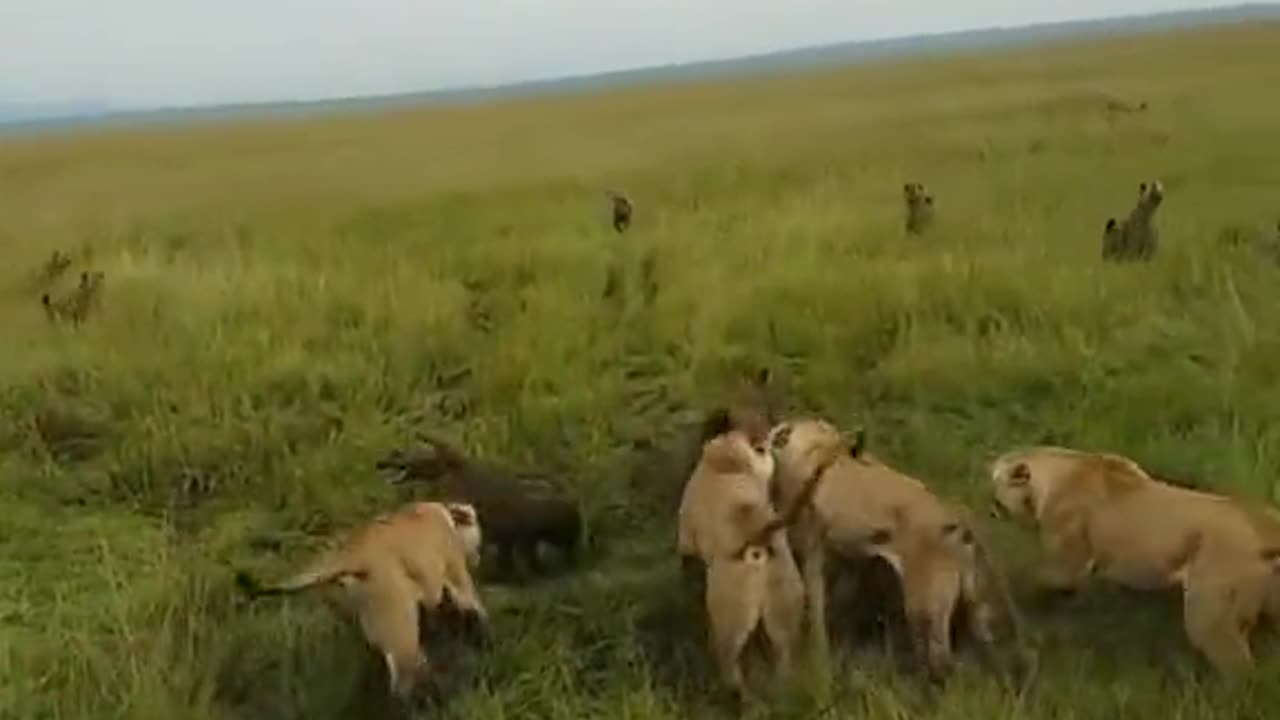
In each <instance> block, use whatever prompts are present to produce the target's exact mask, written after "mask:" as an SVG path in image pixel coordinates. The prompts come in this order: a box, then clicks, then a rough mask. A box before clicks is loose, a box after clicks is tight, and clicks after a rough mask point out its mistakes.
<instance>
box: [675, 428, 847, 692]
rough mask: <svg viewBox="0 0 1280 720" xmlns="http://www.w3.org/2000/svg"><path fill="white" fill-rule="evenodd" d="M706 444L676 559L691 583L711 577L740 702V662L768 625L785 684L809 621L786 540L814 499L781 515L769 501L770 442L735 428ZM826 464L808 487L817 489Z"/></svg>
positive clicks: (689, 487)
mask: <svg viewBox="0 0 1280 720" xmlns="http://www.w3.org/2000/svg"><path fill="white" fill-rule="evenodd" d="M722 420H723V423H724V425H725V429H724V431H723V432H721V433H719V434H717V435H715V436H714V437H712V438H711V439H709V440H707V441H706V442H705V443H704V444H703V446H702V454H701V457H700V459H699V462H698V465H697V467H695V468H694V471H693V474H692V475H691V476H690V478H689V481H688V483H687V484H686V485H685V489H684V494H683V496H682V497H681V502H680V508H679V511H678V514H677V518H678V524H679V528H678V536H677V540H676V546H677V552H678V553H679V555H680V557H681V561H682V564H683V566H684V568H685V570H686V576H688V575H691V574H695V573H697V572H698V571H700V570H701V571H703V572H705V595H704V599H705V603H706V611H707V616H708V621H709V630H710V640H711V645H712V648H713V653H714V655H715V658H716V663H717V665H718V667H719V670H720V673H721V676H722V678H723V680H724V683H725V685H726V687H727V689H728V690H729V691H730V692H731V693H732V695H733V698H734V700H735V701H736V702H739V703H740V702H742V701H743V700H744V699H745V695H746V688H745V683H744V680H743V675H742V671H741V669H740V667H739V657H740V655H741V654H742V651H743V648H744V647H745V646H746V643H747V641H748V639H749V638H750V636H751V634H752V633H753V632H754V631H755V630H756V629H757V628H758V627H760V626H763V629H764V633H765V636H766V638H767V639H768V641H769V644H770V646H771V648H772V650H773V655H774V662H775V668H776V670H777V675H778V677H780V678H781V677H785V676H786V675H788V674H789V672H790V669H791V656H792V647H793V645H794V642H795V640H796V638H797V636H798V635H799V631H800V623H801V621H802V620H803V615H804V586H803V584H802V582H801V579H800V571H799V568H797V567H796V564H795V558H794V556H793V555H792V554H791V548H790V545H789V543H788V541H787V538H786V534H785V533H782V532H779V531H780V530H783V529H785V528H786V527H787V526H788V525H789V524H790V523H792V522H794V521H795V518H796V514H797V510H798V509H799V508H800V507H802V506H803V504H804V502H805V501H806V499H807V497H808V495H807V494H806V491H805V490H804V489H802V490H801V492H800V493H799V495H798V496H797V502H796V503H795V504H794V505H793V506H792V508H791V510H790V511H788V512H786V513H783V514H781V515H779V514H778V513H776V512H775V511H774V508H773V505H772V503H771V502H770V481H771V477H772V475H773V468H774V463H773V457H772V454H771V453H770V451H769V448H768V447H767V446H766V445H765V444H764V442H763V441H764V439H765V438H763V437H757V438H753V436H752V435H751V434H750V433H749V432H748V431H746V430H743V429H739V428H737V427H734V426H732V423H731V421H730V419H729V414H728V413H727V412H726V413H725V414H724V415H723V418H722ZM823 469H825V465H820V467H819V468H818V469H816V470H815V471H814V473H813V479H812V481H811V482H809V483H808V485H807V486H806V487H807V488H808V490H809V491H811V490H812V488H813V487H816V486H817V480H816V477H817V476H818V475H820V474H821V472H822V471H823Z"/></svg>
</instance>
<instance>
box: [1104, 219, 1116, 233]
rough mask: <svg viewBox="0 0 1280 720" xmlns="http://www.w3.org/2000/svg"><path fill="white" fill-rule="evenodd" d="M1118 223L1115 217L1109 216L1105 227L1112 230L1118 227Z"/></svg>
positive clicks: (1108, 230)
mask: <svg viewBox="0 0 1280 720" xmlns="http://www.w3.org/2000/svg"><path fill="white" fill-rule="evenodd" d="M1117 224H1118V223H1117V222H1116V219H1115V218H1107V226H1106V227H1105V228H1103V229H1104V230H1106V231H1107V232H1111V231H1112V230H1115V229H1116V225H1117Z"/></svg>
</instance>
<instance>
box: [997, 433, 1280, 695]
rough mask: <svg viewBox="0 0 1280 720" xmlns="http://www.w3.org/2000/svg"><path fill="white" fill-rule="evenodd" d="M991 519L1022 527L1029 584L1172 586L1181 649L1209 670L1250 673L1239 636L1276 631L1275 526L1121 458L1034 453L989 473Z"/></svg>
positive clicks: (1278, 552)
mask: <svg viewBox="0 0 1280 720" xmlns="http://www.w3.org/2000/svg"><path fill="white" fill-rule="evenodd" d="M991 486H992V491H993V495H994V503H993V507H992V510H993V512H994V513H996V514H999V515H1004V516H1008V517H1012V518H1014V519H1018V520H1024V521H1030V522H1031V523H1033V524H1034V525H1035V526H1036V527H1037V528H1038V530H1039V533H1040V538H1041V545H1042V547H1043V549H1044V551H1045V558H1044V563H1043V564H1042V571H1041V575H1040V581H1039V584H1040V585H1041V586H1042V587H1043V588H1044V589H1048V590H1060V591H1075V590H1078V589H1079V588H1081V587H1082V586H1084V584H1085V582H1086V580H1087V579H1088V578H1089V576H1091V575H1098V576H1101V577H1103V578H1106V579H1107V580H1110V581H1112V582H1114V583H1117V584H1119V585H1122V586H1127V587H1130V588H1133V589H1138V590H1156V589H1163V588H1171V587H1180V588H1181V589H1182V591H1183V624H1184V627H1185V630H1186V633H1187V639H1188V640H1189V641H1190V642H1191V644H1192V646H1194V647H1195V648H1196V649H1197V650H1199V651H1200V652H1201V653H1203V654H1204V656H1205V657H1206V658H1207V659H1208V660H1209V662H1210V663H1211V664H1212V665H1213V666H1214V667H1216V668H1217V669H1218V670H1219V671H1221V672H1223V673H1226V672H1228V671H1232V670H1239V669H1242V668H1247V667H1250V666H1252V665H1253V655H1252V653H1251V651H1250V648H1249V633H1250V631H1251V629H1252V628H1253V627H1254V625H1255V623H1256V622H1257V621H1258V619H1259V617H1260V616H1266V617H1269V618H1271V619H1272V620H1273V621H1275V620H1280V574H1278V572H1280V519H1277V517H1276V516H1275V515H1272V514H1270V513H1267V512H1265V511H1262V510H1258V509H1255V508H1251V507H1249V506H1248V505H1247V504H1245V503H1243V502H1240V501H1237V500H1234V499H1232V498H1228V497H1224V496H1221V495H1214V494H1210V493H1205V492H1200V491H1197V490H1191V489H1187V488H1181V487H1177V486H1174V485H1170V484H1168V483H1165V482H1161V481H1159V480H1156V479H1155V478H1153V477H1152V476H1151V475H1149V474H1148V473H1147V472H1146V471H1145V470H1144V469H1143V468H1142V467H1140V466H1139V465H1138V464H1137V463H1136V462H1134V461H1132V460H1130V459H1129V458H1126V457H1123V456H1120V455H1113V454H1109V453H1090V452H1083V451H1080V450H1073V449H1069V448H1062V447H1052V446H1039V447H1032V448H1029V449H1025V450H1017V451H1011V452H1008V453H1005V454H1004V455H1001V456H1000V457H999V458H997V459H996V460H995V461H994V462H993V464H992V466H991Z"/></svg>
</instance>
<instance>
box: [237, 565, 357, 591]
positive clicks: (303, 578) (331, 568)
mask: <svg viewBox="0 0 1280 720" xmlns="http://www.w3.org/2000/svg"><path fill="white" fill-rule="evenodd" d="M346 575H354V576H360V575H361V573H360V572H359V571H353V570H351V569H349V568H347V567H346V566H345V564H343V563H342V562H340V561H339V560H338V559H337V558H334V557H323V558H320V559H319V560H317V561H316V562H314V563H312V564H311V565H310V566H308V567H307V568H306V569H304V570H302V571H300V572H298V573H296V574H294V575H292V576H290V577H288V578H285V579H284V580H280V581H278V582H274V583H266V584H263V583H262V582H260V581H259V580H257V579H256V578H254V577H253V576H252V575H250V574H249V573H247V572H245V571H243V570H242V571H239V572H237V573H236V585H237V586H238V587H239V588H240V590H241V591H242V592H244V593H245V594H246V595H248V596H249V597H250V598H258V597H263V596H266V595H286V594H289V593H296V592H300V591H302V590H306V589H308V588H311V587H315V586H316V585H323V584H325V583H330V582H334V581H337V580H339V579H340V578H342V577H343V576H346Z"/></svg>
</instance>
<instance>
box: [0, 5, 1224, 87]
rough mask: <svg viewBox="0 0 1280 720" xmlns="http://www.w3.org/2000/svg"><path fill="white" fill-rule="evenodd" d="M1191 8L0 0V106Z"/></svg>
mask: <svg viewBox="0 0 1280 720" xmlns="http://www.w3.org/2000/svg"><path fill="white" fill-rule="evenodd" d="M1224 4H1227V3H1222V2H1216V3H1215V2H1204V1H1203V0H1201V1H1199V2H1197V1H1196V0H1071V1H1070V2H1068V1H1064V0H906V1H904V0H0V102H48V101H61V100H70V99H99V100H105V101H108V102H110V103H112V104H113V105H116V106H119V107H136V106H152V105H188V104H206V103H221V102H247V101H266V100H298V99H315V98H325V97H334V96H349V95H367V94H382V93H395V92H405V91H413V90H430V89H438V88H446V87H457V86H468V85H488V84H496V83H506V82H512V81H519V80H529V79H536V78H546V77H558V76H564V75H578V74H587V73H592V72H599V71H605V70H615V69H622V68H628V67H637V66H648V65H657V64H665V63H673V62H684V61H691V60H704V59H713V58H721V57H733V56H737V55H743V54H751V53H759V52H767V51H770V50H778V49H784V48H790V47H796V46H804V45H812V44H822V43H831V42H841V41H849V40H865V39H873V38H882V37H896V36H902V35H914V34H919V33H934V32H944V31H949V30H961V29H970V28H981V27H991V26H997V25H1022V24H1028V23H1033V22H1042V21H1055V20H1069V19H1082V18H1090V17H1099V16H1110V15H1125V14H1132V13H1143V12H1152V11H1160V10H1185V9H1192V8H1199V7H1212V6H1215V5H1224Z"/></svg>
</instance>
